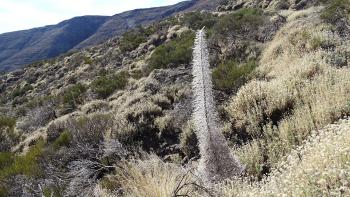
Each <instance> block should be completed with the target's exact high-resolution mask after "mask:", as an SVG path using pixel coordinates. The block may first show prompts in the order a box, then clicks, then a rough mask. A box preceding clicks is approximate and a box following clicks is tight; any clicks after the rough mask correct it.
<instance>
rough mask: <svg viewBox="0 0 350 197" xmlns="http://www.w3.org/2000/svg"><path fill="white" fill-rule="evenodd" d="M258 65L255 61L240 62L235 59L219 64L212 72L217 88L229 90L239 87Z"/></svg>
mask: <svg viewBox="0 0 350 197" xmlns="http://www.w3.org/2000/svg"><path fill="white" fill-rule="evenodd" d="M256 66H257V63H256V62H255V61H249V62H247V63H244V64H239V63H238V62H237V61H235V60H229V61H227V62H224V63H221V64H219V66H218V67H216V68H215V69H214V70H213V74H212V75H213V81H214V86H215V88H216V89H218V90H222V91H228V92H229V91H232V90H236V89H238V88H239V87H240V86H242V85H243V84H244V83H245V82H246V81H247V77H248V76H249V74H250V73H251V72H252V71H253V70H254V69H255V67H256Z"/></svg>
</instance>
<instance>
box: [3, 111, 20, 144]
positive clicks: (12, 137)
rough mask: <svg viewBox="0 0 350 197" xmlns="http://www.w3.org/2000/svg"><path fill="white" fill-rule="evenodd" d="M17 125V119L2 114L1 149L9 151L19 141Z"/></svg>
mask: <svg viewBox="0 0 350 197" xmlns="http://www.w3.org/2000/svg"><path fill="white" fill-rule="evenodd" d="M15 126H16V119H14V118H12V117H7V116H0V142H1V143H0V151H8V150H9V149H10V148H11V147H12V146H13V145H14V144H15V143H16V142H17V141H18V136H17V135H16V133H15V132H14V128H15Z"/></svg>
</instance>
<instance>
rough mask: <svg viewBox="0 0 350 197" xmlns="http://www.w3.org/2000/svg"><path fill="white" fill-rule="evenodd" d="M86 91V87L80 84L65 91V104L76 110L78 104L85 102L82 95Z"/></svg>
mask: <svg viewBox="0 0 350 197" xmlns="http://www.w3.org/2000/svg"><path fill="white" fill-rule="evenodd" d="M85 91H86V87H85V86H84V85H82V84H80V83H78V84H76V85H73V86H71V87H70V88H68V89H67V90H65V91H64V93H63V96H62V100H63V104H65V105H68V106H70V107H72V108H76V106H77V105H78V104H81V103H82V102H83V100H82V98H81V95H82V94H83V93H84V92H85Z"/></svg>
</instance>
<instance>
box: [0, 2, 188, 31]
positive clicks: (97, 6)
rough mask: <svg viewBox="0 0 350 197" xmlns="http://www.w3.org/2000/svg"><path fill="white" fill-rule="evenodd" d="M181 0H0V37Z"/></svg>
mask: <svg viewBox="0 0 350 197" xmlns="http://www.w3.org/2000/svg"><path fill="white" fill-rule="evenodd" d="M180 1H182V0H0V33H4V32H10V31H16V30H22V29H29V28H33V27H40V26H44V25H51V24H56V23H58V22H60V21H63V20H66V19H69V18H72V17H74V16H82V15H114V14H117V13H120V12H123V11H127V10H132V9H136V8H147V7H155V6H164V5H171V4H175V3H177V2H180Z"/></svg>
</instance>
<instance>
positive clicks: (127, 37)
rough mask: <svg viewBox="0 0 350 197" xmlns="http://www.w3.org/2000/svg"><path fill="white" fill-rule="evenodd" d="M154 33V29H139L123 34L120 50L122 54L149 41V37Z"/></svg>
mask: <svg viewBox="0 0 350 197" xmlns="http://www.w3.org/2000/svg"><path fill="white" fill-rule="evenodd" d="M153 32H154V30H153V29H152V28H146V29H145V28H143V27H141V26H140V27H138V28H136V29H134V30H131V31H128V32H126V33H124V34H123V36H122V37H121V39H120V41H119V49H120V50H121V51H122V52H126V51H132V50H134V49H136V48H137V47H138V46H139V45H140V44H142V43H144V42H146V41H147V37H148V36H149V35H151V34H152V33H153Z"/></svg>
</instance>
